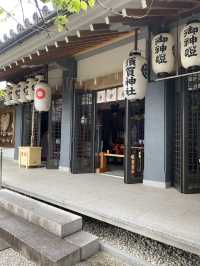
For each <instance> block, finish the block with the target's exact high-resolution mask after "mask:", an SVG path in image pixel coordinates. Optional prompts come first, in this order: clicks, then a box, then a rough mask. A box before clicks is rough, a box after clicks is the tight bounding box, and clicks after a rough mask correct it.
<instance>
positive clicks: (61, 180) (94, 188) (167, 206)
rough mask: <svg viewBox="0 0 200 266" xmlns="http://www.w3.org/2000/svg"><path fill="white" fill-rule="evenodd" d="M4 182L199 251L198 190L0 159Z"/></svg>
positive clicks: (34, 194) (199, 219) (60, 203)
mask: <svg viewBox="0 0 200 266" xmlns="http://www.w3.org/2000/svg"><path fill="white" fill-rule="evenodd" d="M3 165H4V167H3V183H4V185H5V186H7V187H10V188H12V189H15V190H18V191H20V192H23V193H25V194H28V195H31V196H34V197H36V198H40V199H43V200H45V201H48V202H51V203H54V204H57V205H59V206H62V207H65V208H66V209H69V210H73V211H76V212H78V213H82V214H85V215H87V216H90V217H93V218H97V219H99V220H102V221H105V222H108V223H111V224H114V225H117V226H119V227H122V228H125V229H128V230H130V231H132V232H135V233H139V234H142V235H145V236H147V237H150V238H153V239H156V240H158V241H161V242H164V243H167V244H170V245H173V246H176V247H179V248H182V249H184V250H187V251H190V252H193V253H195V254H198V255H200V194H195V195H184V194H180V193H179V192H177V191H176V190H175V189H173V188H171V189H167V190H164V189H158V188H151V187H148V186H144V185H142V184H137V185H125V184H124V183H123V180H121V179H118V178H113V177H111V176H105V175H97V174H84V175H72V174H67V173H64V172H61V171H58V170H47V169H25V168H21V169H19V168H18V166H17V164H16V163H13V162H12V161H6V162H5V160H4V164H3Z"/></svg>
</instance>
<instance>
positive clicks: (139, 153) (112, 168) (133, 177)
mask: <svg viewBox="0 0 200 266" xmlns="http://www.w3.org/2000/svg"><path fill="white" fill-rule="evenodd" d="M120 92H122V88H121V87H119V88H113V89H107V90H101V91H94V90H93V91H92V90H80V89H76V90H75V93H74V114H73V141H72V165H71V167H72V173H74V174H76V173H93V172H97V173H101V174H104V175H112V176H115V177H121V178H124V181H125V182H126V183H139V182H141V183H142V181H143V171H144V111H145V108H144V100H138V101H134V102H128V101H127V100H125V99H124V98H122V97H121V96H122V95H121V96H119V94H120ZM111 96H112V97H111ZM110 97H111V98H110Z"/></svg>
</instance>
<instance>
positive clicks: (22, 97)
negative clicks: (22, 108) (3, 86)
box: [17, 81, 27, 103]
mask: <svg viewBox="0 0 200 266" xmlns="http://www.w3.org/2000/svg"><path fill="white" fill-rule="evenodd" d="M17 88H18V93H19V99H18V100H19V102H20V103H25V102H27V99H26V82H25V81H20V82H19V83H18V84H17Z"/></svg>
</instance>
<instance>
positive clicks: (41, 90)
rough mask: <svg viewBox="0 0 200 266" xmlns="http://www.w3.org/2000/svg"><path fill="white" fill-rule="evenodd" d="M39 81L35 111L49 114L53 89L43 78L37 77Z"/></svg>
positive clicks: (35, 97) (35, 93)
mask: <svg viewBox="0 0 200 266" xmlns="http://www.w3.org/2000/svg"><path fill="white" fill-rule="evenodd" d="M36 79H37V80H38V82H37V84H36V86H35V91H34V105H35V110H36V111H39V112H48V111H49V109H50V107H51V88H50V87H49V85H48V84H47V83H46V82H45V81H44V80H42V79H44V77H43V76H36Z"/></svg>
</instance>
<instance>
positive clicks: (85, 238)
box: [65, 231, 100, 261]
mask: <svg viewBox="0 0 200 266" xmlns="http://www.w3.org/2000/svg"><path fill="white" fill-rule="evenodd" d="M65 240H66V241H67V242H69V243H71V244H73V245H75V246H78V247H79V248H80V256H81V261H82V260H86V259H88V258H90V257H91V256H93V255H94V254H96V253H97V252H98V251H99V250H100V243H99V239H98V237H96V236H94V235H92V234H90V233H88V232H85V231H80V232H77V233H75V234H73V235H70V236H67V237H66V238H65Z"/></svg>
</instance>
